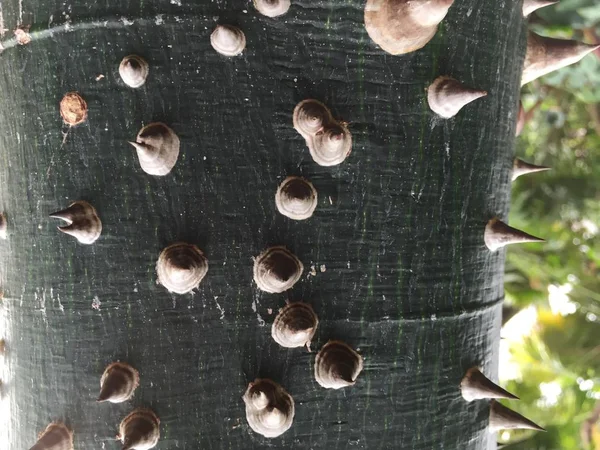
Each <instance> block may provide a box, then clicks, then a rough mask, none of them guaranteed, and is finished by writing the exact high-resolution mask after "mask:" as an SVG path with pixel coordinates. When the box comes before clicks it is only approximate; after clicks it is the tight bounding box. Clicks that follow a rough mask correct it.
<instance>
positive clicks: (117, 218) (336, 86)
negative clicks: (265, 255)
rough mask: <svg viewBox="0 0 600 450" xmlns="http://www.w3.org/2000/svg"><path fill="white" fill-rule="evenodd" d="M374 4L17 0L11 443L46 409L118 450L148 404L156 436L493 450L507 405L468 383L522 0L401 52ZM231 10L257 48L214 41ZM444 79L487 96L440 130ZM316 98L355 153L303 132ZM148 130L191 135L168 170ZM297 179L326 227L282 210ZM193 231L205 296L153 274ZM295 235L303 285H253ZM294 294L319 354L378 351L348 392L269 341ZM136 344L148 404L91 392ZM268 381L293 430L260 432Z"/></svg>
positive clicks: (11, 49) (5, 97)
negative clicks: (376, 23) (259, 387)
mask: <svg viewBox="0 0 600 450" xmlns="http://www.w3.org/2000/svg"><path fill="white" fill-rule="evenodd" d="M363 9H364V2H363V1H359V0H348V1H343V2H342V1H330V2H324V1H313V2H304V1H302V2H297V1H293V0H292V7H291V9H290V11H289V12H288V14H287V15H285V16H282V17H280V18H277V19H269V18H266V17H262V16H260V15H259V14H258V13H257V12H256V11H255V10H254V8H253V7H252V5H251V4H250V3H248V2H244V1H241V0H229V1H224V0H221V1H218V2H207V1H195V2H192V1H189V0H187V1H186V0H182V4H181V6H179V5H177V4H173V2H171V3H169V2H166V1H158V0H147V1H146V2H136V1H127V2H122V1H117V0H105V1H101V2H88V1H84V0H72V1H71V2H67V3H66V4H65V3H64V2H63V1H62V0H61V1H58V0H54V1H53V0H30V1H27V0H22V1H21V0H8V1H6V0H3V2H2V18H3V23H4V26H5V28H8V29H10V30H12V29H14V28H15V27H16V26H17V24H19V23H22V24H24V25H28V24H31V25H32V27H31V35H32V38H33V40H32V42H31V43H29V44H28V45H24V46H19V45H16V43H15V41H14V39H13V37H12V33H11V32H10V31H9V32H7V33H6V34H5V35H4V36H3V37H2V39H1V42H2V45H3V46H4V48H5V49H4V51H3V52H2V53H1V54H0V92H1V93H2V94H1V98H0V130H1V132H0V207H1V208H2V209H3V210H4V211H5V212H6V214H7V217H8V221H9V238H8V240H7V241H3V242H0V252H1V253H0V254H1V255H2V258H0V264H1V285H2V289H3V290H4V299H3V307H2V318H3V319H2V320H3V323H4V325H3V326H4V327H5V328H4V330H5V334H6V337H7V354H6V357H5V360H4V361H5V368H4V369H3V370H4V374H3V378H4V383H5V385H4V395H5V398H4V400H3V401H4V402H6V403H5V404H7V405H9V414H8V415H7V417H3V421H4V422H5V423H2V424H0V440H1V441H4V442H9V447H8V448H11V449H13V448H14V449H22V448H29V446H31V445H32V444H33V443H34V442H35V439H36V436H37V433H38V432H39V431H41V430H42V429H43V428H44V427H45V426H46V424H47V423H49V422H51V421H52V420H63V421H65V422H66V423H68V424H69V425H70V426H71V427H72V428H73V430H74V432H75V448H76V449H93V448H95V449H100V448H105V445H106V448H116V447H117V446H118V444H117V443H115V442H111V440H112V439H113V437H114V435H115V434H116V432H117V426H118V423H119V421H120V420H121V419H122V418H123V417H124V416H125V415H126V414H127V413H128V412H129V411H130V410H132V409H133V407H134V406H137V405H144V406H149V407H151V408H152V409H153V410H154V411H155V412H156V413H157V415H158V416H159V417H160V418H161V433H162V437H161V440H160V442H159V445H158V447H157V448H160V449H161V450H167V449H175V448H205V449H250V448H252V449H260V448H294V449H342V448H352V449H370V450H372V449H391V448H394V449H415V450H416V449H432V448H435V449H484V448H493V447H494V446H495V436H493V435H489V434H488V433H487V430H486V426H487V415H488V410H489V409H488V404H487V403H486V402H473V403H466V402H465V401H463V400H462V398H461V397H460V392H459V389H458V385H459V382H460V379H461V378H462V376H463V374H464V372H465V371H466V370H467V369H468V368H469V367H471V366H472V365H475V364H479V365H482V366H483V367H484V368H485V370H486V373H491V374H494V373H496V371H497V357H498V343H499V333H500V323H501V310H502V308H501V302H502V299H503V295H504V293H503V264H504V254H503V252H498V253H496V254H492V253H490V252H489V251H488V250H487V249H486V247H485V245H484V242H483V229H484V226H485V223H486V222H487V220H488V219H489V218H490V217H491V216H493V215H498V216H499V217H501V218H506V213H507V210H508V203H509V186H510V171H511V167H512V160H513V143H514V134H515V118H516V112H517V98H518V92H519V84H520V74H521V65H522V61H523V55H524V44H525V34H524V23H523V18H522V16H521V4H520V2H518V1H516V0H509V1H506V2H483V1H477V0H457V1H456V4H455V5H454V6H452V8H451V9H450V13H449V14H448V16H447V18H446V19H445V20H444V22H443V23H442V26H441V27H440V30H439V32H438V34H437V35H436V37H435V38H434V40H433V41H432V42H430V43H429V44H428V45H427V46H426V47H425V48H424V49H422V50H420V51H417V52H415V53H412V54H409V55H405V56H391V55H388V54H385V53H384V52H382V51H381V50H380V49H379V48H378V47H377V46H376V45H375V44H374V43H373V42H372V41H371V40H370V38H369V36H368V35H367V33H366V31H365V28H364V24H363ZM21 11H22V12H21ZM217 21H218V22H220V23H233V24H237V25H239V26H240V27H241V28H242V29H243V31H244V32H245V33H246V38H247V41H248V45H247V49H246V51H245V52H244V53H243V55H242V56H240V57H237V58H233V59H226V58H224V57H222V56H220V55H218V54H217V53H216V52H214V51H213V49H212V48H211V47H210V41H209V35H210V33H211V31H212V29H213V28H214V26H215V24H216V23H217ZM131 53H135V54H139V55H141V56H143V57H144V58H145V59H146V60H147V61H148V62H149V64H150V76H149V78H148V81H147V83H146V85H145V86H144V87H143V88H141V89H139V90H133V89H130V88H127V87H126V86H125V85H124V84H123V83H122V81H121V80H120V78H119V75H118V70H117V69H118V65H119V62H120V60H121V58H122V57H123V56H125V55H128V54H131ZM100 75H103V77H100ZM439 75H450V76H453V77H455V78H457V79H459V80H461V81H462V82H464V83H465V84H466V85H468V86H472V87H476V88H479V89H484V90H487V91H488V92H489V95H488V96H487V97H486V98H484V99H480V100H478V101H476V102H474V103H472V104H471V105H469V106H467V107H466V108H464V109H463V111H462V112H461V113H459V115H458V116H457V117H455V118H454V119H451V120H447V121H446V120H442V119H440V118H439V117H435V116H434V114H433V113H432V112H431V111H430V110H429V109H428V106H427V102H426V94H425V88H426V87H427V86H428V85H429V84H430V83H431V81H433V80H434V79H435V78H436V77H437V76H439ZM69 91H78V92H79V93H80V94H81V95H82V96H83V97H84V98H85V99H86V101H87V103H88V106H89V117H88V120H87V121H86V122H85V123H84V124H82V125H79V126H76V127H74V128H72V129H67V128H65V126H64V125H63V123H62V119H61V117H60V115H59V111H58V104H59V102H60V100H61V98H62V96H63V95H64V94H65V93H66V92H69ZM305 98H316V99H319V100H321V101H323V102H324V103H325V104H326V105H328V106H329V107H330V108H331V110H332V112H333V114H334V116H335V117H336V118H337V119H340V120H345V121H347V122H349V124H350V125H349V127H350V130H351V132H352V135H353V139H354V144H353V151H352V154H351V155H350V156H349V157H348V159H346V161H345V162H344V163H342V164H341V165H339V166H336V167H330V168H327V167H320V166H318V165H316V164H315V163H314V162H313V161H312V159H311V157H310V155H309V153H308V150H307V148H306V145H305V143H304V139H303V138H302V137H301V136H300V135H299V134H298V133H297V132H296V131H295V130H294V129H293V127H292V123H291V115H292V111H293V109H294V106H295V105H296V104H297V103H298V102H299V101H300V100H303V99H305ZM153 121H162V122H165V123H166V124H168V125H169V126H171V127H172V128H173V129H174V130H175V132H176V133H177V134H178V135H179V137H180V139H181V143H182V145H181V154H180V156H179V160H178V162H177V164H176V166H175V168H174V170H173V171H172V172H171V173H170V174H169V175H167V176H166V177H162V178H157V177H152V176H149V175H147V174H145V173H144V172H143V171H142V170H141V169H140V167H139V163H138V161H137V157H136V155H135V152H134V151H133V149H132V148H131V147H130V146H129V145H128V144H127V141H128V140H133V139H134V138H135V136H136V134H137V132H138V130H139V129H140V128H141V127H142V126H143V125H145V124H148V123H150V122H153ZM63 132H67V135H66V137H64V136H63ZM288 175H302V176H305V177H306V178H308V179H310V180H311V181H312V182H313V184H314V185H315V187H316V189H317V191H318V193H319V205H318V207H317V210H316V212H315V214H314V215H313V217H312V218H311V219H309V220H307V221H302V222H294V221H292V220H289V219H287V218H286V217H284V216H282V215H280V214H278V213H277V211H276V209H275V203H274V194H275V190H276V188H277V186H278V184H279V182H280V181H281V180H283V178H285V177H286V176H288ZM80 199H81V200H87V201H88V202H90V203H91V204H92V205H94V206H95V207H96V209H97V210H98V213H99V215H100V217H101V218H102V221H103V225H104V229H103V234H102V236H101V238H100V239H99V240H98V241H97V242H96V243H95V244H94V245H92V246H83V245H81V244H78V243H77V242H76V240H75V239H73V238H72V237H70V236H67V235H64V234H61V233H59V232H58V231H57V230H56V228H55V226H56V225H57V223H56V221H55V220H53V219H49V218H48V217H47V216H48V214H49V213H51V212H53V211H56V210H59V209H62V208H64V207H66V206H67V205H68V204H69V203H70V202H71V201H74V200H80ZM177 240H183V241H186V242H190V243H194V244H197V245H198V246H199V247H200V248H201V249H203V250H204V251H205V253H206V255H207V257H208V260H209V271H208V274H207V276H206V278H205V280H204V282H203V283H202V284H201V286H200V289H199V290H198V292H197V293H196V294H195V295H193V296H190V295H186V296H177V295H171V294H169V293H168V292H167V291H166V290H165V289H164V288H162V287H161V286H158V285H157V284H156V275H155V269H154V264H155V261H156V259H157V257H158V254H159V252H160V250H161V249H162V248H164V247H165V246H167V245H168V244H170V243H172V242H174V241H177ZM276 244H281V245H286V246H287V247H288V248H290V249H291V250H292V251H294V253H295V254H296V255H298V257H299V258H300V260H301V261H302V262H303V263H304V265H305V268H306V271H305V273H304V275H303V277H302V279H301V281H300V282H299V283H298V284H296V286H295V287H294V289H293V290H292V291H289V292H287V293H284V294H264V293H260V292H259V291H257V289H256V287H255V285H254V284H253V281H252V257H253V256H257V255H258V254H259V253H260V252H261V251H262V250H263V249H265V248H267V247H268V246H270V245H276ZM321 265H323V268H324V269H325V270H324V271H321ZM312 266H314V267H315V269H316V275H314V276H312V275H309V272H310V269H311V267H312ZM287 298H290V299H293V300H299V299H303V300H305V301H307V302H309V303H311V304H312V305H313V306H314V308H315V311H316V312H317V314H318V316H319V318H320V320H321V324H320V327H319V329H318V332H317V335H316V337H315V341H314V342H313V349H318V348H319V347H320V346H321V345H323V344H324V343H325V342H327V340H329V339H342V340H345V341H346V342H348V343H349V344H351V345H352V346H353V347H354V348H357V349H359V352H360V353H361V354H362V355H363V357H364V359H365V370H364V371H363V373H362V374H361V375H360V377H359V379H358V382H357V384H356V385H355V386H354V387H352V388H348V389H345V390H340V391H329V390H324V389H322V388H321V387H320V386H319V385H317V383H316V382H315V381H314V377H313V373H312V370H313V363H314V353H308V352H307V351H306V350H300V349H294V350H286V349H282V348H281V347H279V346H278V345H277V344H276V343H275V342H273V341H272V339H271V337H270V323H271V322H272V320H273V317H274V314H275V313H276V311H277V309H278V308H280V307H281V306H283V305H284V302H285V300H286V299H287ZM92 303H94V304H99V308H98V309H96V308H93V307H92ZM271 311H272V313H271ZM117 359H120V360H124V361H127V362H129V363H130V364H132V365H133V366H134V367H136V368H137V369H138V370H139V371H140V376H141V384H140V387H139V388H138V390H137V391H136V395H135V397H134V399H133V400H132V401H130V402H127V403H124V404H120V405H109V404H96V403H95V397H96V395H97V392H98V389H99V379H100V375H101V374H102V371H103V370H104V367H105V366H106V365H107V364H108V363H110V362H112V361H114V360H117ZM258 376H261V377H270V378H272V379H273V380H275V381H277V382H278V383H280V384H282V385H283V386H284V387H285V388H286V389H287V390H288V391H289V392H290V394H291V395H292V396H293V397H294V399H295V401H296V416H295V419H294V424H293V426H292V428H291V429H290V430H289V431H288V432H287V433H285V434H284V435H283V436H281V437H280V438H275V439H272V440H268V439H265V438H263V437H261V436H259V435H257V434H255V433H253V432H252V431H251V430H250V429H249V427H248V426H247V423H246V420H245V416H244V405H243V402H242V400H241V396H242V394H243V392H244V390H245V388H246V386H247V383H248V382H249V381H251V380H253V379H254V378H255V377H258Z"/></svg>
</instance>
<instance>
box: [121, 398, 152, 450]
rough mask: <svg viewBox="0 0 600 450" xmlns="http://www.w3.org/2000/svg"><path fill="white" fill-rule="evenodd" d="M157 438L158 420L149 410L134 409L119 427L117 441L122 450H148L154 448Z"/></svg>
mask: <svg viewBox="0 0 600 450" xmlns="http://www.w3.org/2000/svg"><path fill="white" fill-rule="evenodd" d="M159 438H160V419H159V418H158V417H157V416H156V414H154V412H153V411H151V410H150V409H146V408H137V409H134V410H133V411H132V412H131V413H129V415H128V416H127V417H125V418H124V419H123V420H122V421H121V424H120V425H119V435H118V436H117V439H119V440H120V441H121V443H122V444H123V450H130V449H136V450H148V449H150V448H153V447H154V446H156V444H157V443H158V439H159Z"/></svg>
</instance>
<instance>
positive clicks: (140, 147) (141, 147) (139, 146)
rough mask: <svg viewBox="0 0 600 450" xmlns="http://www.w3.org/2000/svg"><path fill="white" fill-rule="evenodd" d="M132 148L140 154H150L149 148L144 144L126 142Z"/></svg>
mask: <svg viewBox="0 0 600 450" xmlns="http://www.w3.org/2000/svg"><path fill="white" fill-rule="evenodd" d="M128 142H129V143H130V144H131V145H133V147H134V148H135V149H136V150H137V151H138V152H139V153H141V154H143V155H146V154H148V153H150V150H151V147H150V146H149V145H146V144H140V143H139V142H133V141H128Z"/></svg>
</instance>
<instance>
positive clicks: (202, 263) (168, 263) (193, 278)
mask: <svg viewBox="0 0 600 450" xmlns="http://www.w3.org/2000/svg"><path fill="white" fill-rule="evenodd" d="M207 272H208V261H207V260H206V257H205V256H204V253H202V250H200V249H199V248H198V247H196V246H195V245H193V244H187V243H185V242H177V243H175V244H171V245H169V246H168V247H167V248H165V249H164V250H163V251H162V252H161V253H160V255H159V257H158V261H157V262H156V274H157V275H158V282H159V283H160V284H162V285H163V286H164V287H165V288H167V290H168V291H169V292H174V293H176V294H187V293H188V292H191V291H192V290H193V289H195V288H197V287H198V286H199V285H200V283H201V282H202V280H203V279H204V277H205V276H206V273H207Z"/></svg>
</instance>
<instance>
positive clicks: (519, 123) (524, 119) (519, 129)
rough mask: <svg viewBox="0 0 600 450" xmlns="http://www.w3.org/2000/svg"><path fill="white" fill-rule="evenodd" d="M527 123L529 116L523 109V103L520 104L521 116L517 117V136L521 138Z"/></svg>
mask: <svg viewBox="0 0 600 450" xmlns="http://www.w3.org/2000/svg"><path fill="white" fill-rule="evenodd" d="M525 122H527V114H525V109H524V108H523V103H521V102H519V114H518V115H517V130H516V135H517V136H519V135H520V134H521V132H522V131H523V128H524V127H525Z"/></svg>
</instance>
